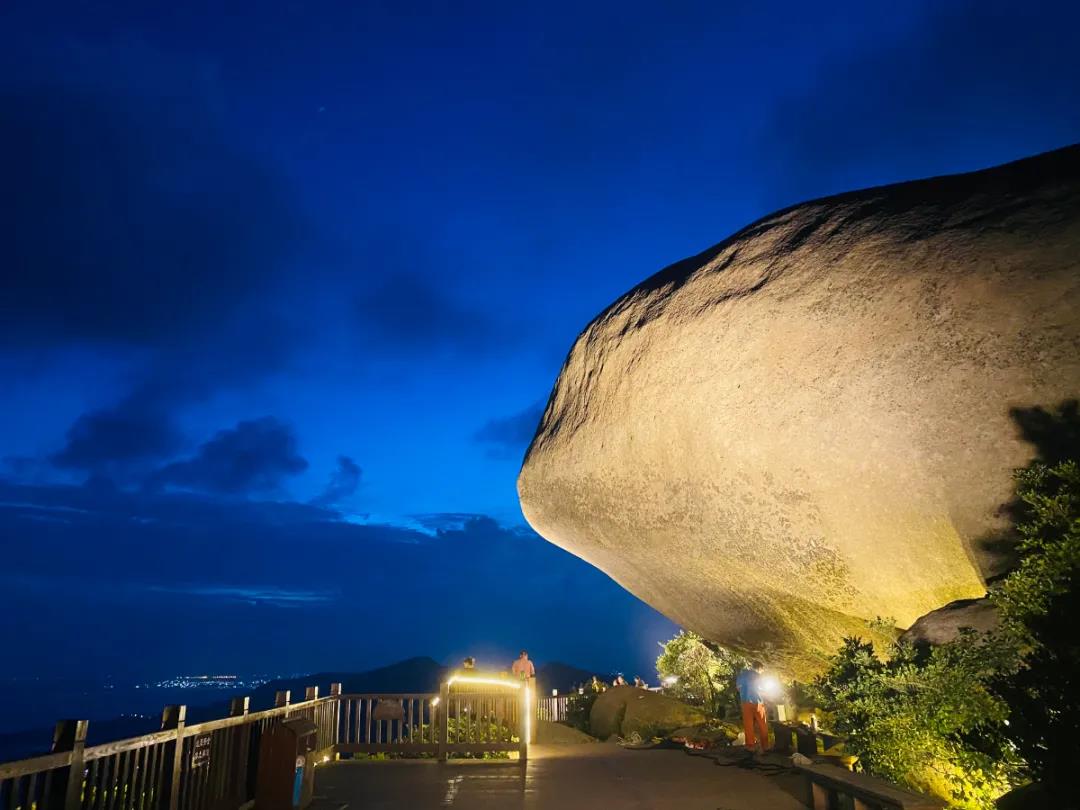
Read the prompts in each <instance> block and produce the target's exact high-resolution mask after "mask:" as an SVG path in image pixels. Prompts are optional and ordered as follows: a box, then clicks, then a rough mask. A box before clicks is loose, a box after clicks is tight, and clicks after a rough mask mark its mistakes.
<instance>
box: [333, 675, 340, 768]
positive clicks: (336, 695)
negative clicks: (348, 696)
mask: <svg viewBox="0 0 1080 810" xmlns="http://www.w3.org/2000/svg"><path fill="white" fill-rule="evenodd" d="M330 697H332V698H333V699H334V734H333V744H334V757H335V758H338V756H339V755H338V751H337V746H338V745H339V744H340V743H341V684H340V683H332V684H330Z"/></svg>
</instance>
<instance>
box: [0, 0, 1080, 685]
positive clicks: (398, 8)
mask: <svg viewBox="0 0 1080 810" xmlns="http://www.w3.org/2000/svg"><path fill="white" fill-rule="evenodd" d="M1077 8H1078V6H1077V4H1075V3H1068V2H1060V3H1049V2H1043V3H1040V2H1032V0H1025V1H1024V2H1015V3H1001V2H992V1H990V0H978V2H942V0H936V1H935V2H904V3H892V4H883V3H866V2H850V3H830V4H812V3H806V2H801V1H800V2H755V3H717V2H709V3H700V4H695V3H678V4H663V3H661V4H655V3H654V4H635V3H628V2H620V3H610V4H608V3H603V4H600V3H588V2H575V3H568V4H561V3H543V4H540V3H537V4H515V3H491V4H479V3H475V4H460V3H446V4H430V5H425V4H409V3H403V2H392V3H391V2H386V3H362V2H326V3H315V4H312V3H304V4H301V3H237V4H219V3H200V2H184V3H167V4H164V3H161V4H159V3H148V2H132V3H117V2H112V3H109V2H94V3H89V2H87V3H28V2H19V1H18V0H16V2H10V0H9V2H6V3H4V4H3V5H2V7H0V94H2V100H0V116H2V122H3V125H2V130H0V161H2V162H3V178H4V191H5V194H6V201H7V205H5V206H4V214H3V226H2V227H3V231H2V234H0V237H2V238H0V250H2V251H3V254H2V256H3V265H2V267H3V277H2V287H0V316H2V321H0V341H2V343H0V459H3V463H2V465H0V544H2V545H3V556H2V565H0V587H2V589H3V594H4V600H5V608H4V610H3V611H0V638H5V639H9V643H8V644H7V645H6V649H7V651H8V652H12V651H18V653H19V654H18V655H17V656H11V657H9V656H8V655H5V656H4V663H3V669H4V672H5V674H34V673H38V672H45V671H53V670H55V669H56V668H58V667H66V668H67V669H68V670H70V671H73V672H80V671H86V672H90V671H93V672H98V673H102V672H113V673H119V674H143V673H147V674H154V673H159V672H162V673H164V672H172V671H176V670H181V669H184V670H191V669H215V670H227V669H231V670H242V671H251V670H259V669H272V670H288V671H296V670H306V669H324V668H349V667H356V668H364V667H366V666H371V665H375V664H379V663H385V662H388V661H391V660H394V659H396V658H401V657H405V656H407V655H413V654H429V655H432V656H435V657H438V658H442V659H444V660H450V659H451V658H454V657H458V656H461V655H463V654H465V653H473V654H477V655H480V656H481V658H482V659H483V658H484V656H487V657H488V658H489V659H490V661H491V662H493V663H494V662H501V661H502V659H503V658H504V657H506V656H508V655H510V654H511V653H512V652H513V650H515V649H516V648H517V647H518V646H520V645H527V646H529V647H530V649H532V650H533V651H534V653H535V655H536V657H538V658H540V659H551V658H560V659H563V660H566V661H569V662H571V663H575V664H579V665H581V666H586V667H596V668H603V669H614V668H622V669H625V670H627V672H628V674H629V673H631V672H633V671H642V672H643V673H644V672H645V670H646V669H647V667H648V666H649V663H650V662H651V660H652V659H653V658H654V656H655V651H656V642H657V641H658V640H659V639H661V638H663V637H665V636H667V635H670V634H671V633H672V632H673V627H672V625H670V623H668V622H667V621H666V620H664V619H663V618H662V617H659V616H658V615H657V614H655V613H654V612H653V611H651V609H649V608H647V607H646V606H644V605H642V604H641V603H640V602H638V601H637V600H635V599H633V598H632V597H631V596H629V595H628V594H626V593H625V592H623V591H622V590H621V589H620V588H619V587H618V586H617V585H615V584H614V583H612V582H611V581H610V580H608V579H607V578H606V577H605V576H604V575H603V574H601V573H599V572H597V571H595V570H593V569H591V568H590V567H588V566H587V565H585V564H584V563H582V562H580V561H578V560H576V559H575V558H573V557H571V556H570V555H568V554H565V553H564V552H562V551H560V550H558V549H556V548H554V547H552V546H550V545H548V544H547V543H545V542H543V541H541V540H539V539H538V538H537V537H536V536H535V535H533V534H532V533H531V532H530V531H529V530H528V529H526V528H525V527H524V525H523V520H522V517H521V514H520V511H519V509H518V506H517V499H516V494H515V489H514V480H515V477H516V473H517V470H518V467H519V465H520V461H521V457H522V454H523V451H524V449H525V446H526V445H527V443H528V441H529V439H530V438H531V434H532V431H533V428H534V427H535V424H536V420H537V417H538V413H539V408H540V405H541V403H542V402H543V400H544V398H545V397H546V395H547V392H548V390H549V389H550V386H551V384H552V382H553V381H554V378H555V376H556V375H557V373H558V370H559V366H560V364H561V362H562V359H563V357H564V356H565V353H566V351H567V350H568V348H569V347H570V345H571V343H572V341H573V339H574V337H575V336H576V334H577V333H578V331H579V330H580V329H581V328H582V327H583V326H584V324H585V323H586V322H587V321H588V320H589V319H590V318H591V317H592V316H593V315H595V314H596V313H597V312H598V311H599V310H600V309H602V308H603V307H604V306H605V305H606V304H608V303H609V302H610V301H611V300H612V299H613V298H615V297H616V296H617V295H619V294H620V293H621V292H623V291H625V290H626V289H628V288H629V287H631V286H633V285H634V284H636V283H637V282H639V281H640V280H642V279H643V278H645V277H646V276H648V275H649V274H651V273H653V272H654V271H656V270H657V269H659V268H660V267H662V266H664V265H665V264H668V263H671V262H673V261H675V260H677V259H680V258H682V257H684V256H686V255H689V254H692V253H696V252H698V251H700V250H702V249H704V248H705V247H707V246H709V245H710V244H712V243H715V242H717V241H719V240H720V239H722V238H723V237H725V236H727V235H728V234H729V233H731V232H732V231H734V230H736V229H737V228H739V227H741V226H742V225H745V224H747V223H748V222H749V221H751V220H753V219H755V218H757V217H759V216H761V215H763V214H765V213H768V212H769V211H770V210H772V209H775V208H778V207H780V206H783V205H786V204H790V203H794V202H797V201H799V200H802V199H806V198H809V197H814V196H820V195H824V194H828V193H831V192H836V191H841V190H846V189H849V188H854V187H859V186H867V185H873V184H879V183H885V182H890V181H896V180H903V179H909V178H913V177H919V176H926V175H932V174H940V173H947V172H956V171H964V170H969V169H976V168H980V167H984V166H988V165H992V164H995V163H1000V162H1004V161H1007V160H1010V159H1013V158H1018V157H1022V156H1025V155H1028V154H1032V153H1035V152H1039V151H1044V150H1047V149H1051V148H1054V147H1058V146H1062V145H1065V144H1067V143H1071V142H1074V141H1077V140H1080V34H1078V31H1080V11H1078V10H1077ZM13 634H18V636H19V638H20V641H19V642H17V643H12V642H10V638H11V636H12V635H13Z"/></svg>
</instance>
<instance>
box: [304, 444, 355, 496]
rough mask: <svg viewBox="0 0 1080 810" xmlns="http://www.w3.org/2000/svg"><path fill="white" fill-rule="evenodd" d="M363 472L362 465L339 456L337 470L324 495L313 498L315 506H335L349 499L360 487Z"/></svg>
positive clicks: (331, 477) (346, 457)
mask: <svg viewBox="0 0 1080 810" xmlns="http://www.w3.org/2000/svg"><path fill="white" fill-rule="evenodd" d="M362 475H363V471H362V470H361V469H360V465H359V464H357V463H356V462H355V461H353V460H352V459H351V458H349V457H348V456H338V460H337V469H335V470H334V473H333V475H331V476H330V482H329V483H328V484H327V485H326V489H325V490H323V492H322V494H320V495H318V496H316V497H315V498H312V500H311V503H312V504H314V505H315V506H334V505H335V504H338V503H341V501H343V500H345V499H346V498H348V497H349V496H350V495H352V494H353V493H354V492H356V488H357V487H358V486H360V478H361V476H362Z"/></svg>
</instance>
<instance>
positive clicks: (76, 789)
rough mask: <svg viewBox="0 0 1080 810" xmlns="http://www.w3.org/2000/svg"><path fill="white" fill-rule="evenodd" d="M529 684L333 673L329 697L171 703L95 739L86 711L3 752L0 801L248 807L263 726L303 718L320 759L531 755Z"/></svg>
mask: <svg viewBox="0 0 1080 810" xmlns="http://www.w3.org/2000/svg"><path fill="white" fill-rule="evenodd" d="M469 688H474V687H469ZM475 689H477V690H480V689H482V687H475ZM529 694H530V687H528V686H525V685H523V686H522V688H516V689H512V690H507V689H505V688H503V689H492V690H490V691H469V692H463V691H459V690H455V691H450V690H449V688H448V686H447V685H446V684H444V685H443V688H442V691H441V692H440V693H439V694H379V695H368V694H364V695H359V694H348V695H343V694H341V685H340V684H332V685H331V687H330V694H329V695H328V696H326V697H319V692H318V688H317V687H308V689H307V692H306V694H305V696H304V700H303V701H302V702H300V703H290V694H289V693H288V692H278V693H277V695H276V697H275V701H274V703H275V705H274V707H273V708H271V709H266V710H265V711H259V712H250V711H249V702H248V698H246V697H245V698H237V699H235V700H233V701H232V704H231V707H230V712H229V716H228V717H223V718H221V719H219V720H211V721H208V722H205V723H196V724H193V725H188V724H187V723H186V722H185V719H186V707H184V706H167V707H166V708H165V711H164V712H163V714H162V721H161V730H160V731H155V732H153V733H152V734H144V735H143V736H141V737H132V738H130V739H126V740H118V741H116V742H109V743H104V744H102V745H94V746H87V745H86V732H87V727H88V723H87V721H85V720H77V721H62V722H60V723H58V724H57V726H56V731H55V734H54V737H53V746H52V752H51V753H49V754H45V755H43V756H38V757H32V758H30V759H24V760H20V761H18V762H8V763H0V810H244V809H245V808H249V807H251V806H252V804H253V800H254V797H255V786H256V782H257V780H258V773H257V771H258V763H259V758H258V752H259V743H260V740H261V738H262V735H263V734H264V733H266V731H267V730H268V729H270V728H271V727H272V726H274V725H275V724H277V723H280V722H281V721H282V720H285V719H290V718H296V717H303V718H306V719H308V720H311V721H312V722H313V723H314V725H315V728H316V731H315V738H316V741H315V751H314V752H313V754H312V755H310V759H309V761H310V762H312V764H313V765H318V764H322V763H323V762H327V761H329V760H331V759H336V758H337V757H338V755H339V754H355V753H379V752H387V753H400V754H403V755H409V754H420V755H435V756H438V757H439V758H440V759H446V758H447V756H451V755H454V754H469V755H476V754H483V753H487V752H507V751H519V752H520V756H519V759H520V761H521V762H525V761H526V758H527V745H528V733H529V719H530V713H529V712H528V711H527V708H526V707H527V706H528V698H527V697H526V696H527V695H529Z"/></svg>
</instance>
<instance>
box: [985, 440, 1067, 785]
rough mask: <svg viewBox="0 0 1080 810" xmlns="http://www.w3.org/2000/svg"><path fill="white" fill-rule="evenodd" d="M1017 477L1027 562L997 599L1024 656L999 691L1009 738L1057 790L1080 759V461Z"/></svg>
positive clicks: (1007, 633) (1011, 639)
mask: <svg viewBox="0 0 1080 810" xmlns="http://www.w3.org/2000/svg"><path fill="white" fill-rule="evenodd" d="M1016 478H1017V495H1018V496H1019V498H1020V502H1021V504H1022V506H1021V509H1020V520H1019V523H1018V526H1017V529H1018V531H1019V532H1020V537H1021V543H1020V547H1019V551H1020V555H1021V556H1020V564H1019V565H1018V566H1017V567H1016V568H1015V569H1014V570H1013V571H1012V573H1010V574H1009V575H1008V576H1007V577H1005V579H1004V580H1003V581H1002V582H1001V583H1000V585H998V586H997V587H996V588H994V589H993V591H992V592H991V598H992V599H993V601H994V603H995V604H996V605H997V607H998V610H999V612H1000V614H1001V620H1002V629H1001V633H1000V635H1001V636H1002V638H1003V639H1004V640H1005V643H1008V644H1011V645H1014V646H1015V647H1017V648H1018V649H1019V650H1021V657H1020V661H1019V662H1018V665H1017V666H1016V667H1013V668H1010V669H1006V670H1003V672H1002V674H1001V675H1000V677H999V678H998V679H997V680H996V682H995V684H994V689H995V692H996V693H997V694H998V695H999V696H1000V697H1001V698H1002V699H1003V700H1005V701H1006V702H1007V703H1008V704H1009V706H1010V707H1011V710H1012V711H1011V714H1010V718H1009V725H1008V728H1007V735H1008V737H1009V739H1010V740H1011V741H1012V743H1013V744H1014V745H1015V746H1016V749H1017V750H1018V751H1019V753H1020V754H1021V755H1022V756H1023V757H1024V759H1025V760H1027V763H1028V766H1029V768H1030V769H1031V773H1032V776H1033V777H1034V778H1035V779H1036V780H1039V781H1041V782H1043V784H1044V786H1045V787H1046V789H1047V790H1048V791H1049V792H1050V793H1051V795H1054V794H1060V793H1062V792H1067V791H1068V790H1069V789H1070V788H1071V787H1072V786H1073V785H1074V784H1075V782H1074V779H1075V770H1076V765H1077V763H1080V632H1077V628H1076V620H1077V617H1078V616H1080V594H1078V592H1077V587H1076V586H1077V583H1078V582H1080V465H1078V464H1077V463H1076V462H1075V461H1064V462H1060V463H1058V464H1055V465H1053V466H1047V465H1045V464H1034V465H1032V466H1031V467H1030V468H1028V469H1025V470H1021V471H1019V472H1018V473H1017V475H1016Z"/></svg>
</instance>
